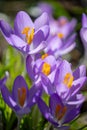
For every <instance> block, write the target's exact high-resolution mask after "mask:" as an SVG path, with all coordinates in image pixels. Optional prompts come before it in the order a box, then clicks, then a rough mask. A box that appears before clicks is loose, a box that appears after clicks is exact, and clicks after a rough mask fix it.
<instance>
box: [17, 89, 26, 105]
mask: <svg viewBox="0 0 87 130" xmlns="http://www.w3.org/2000/svg"><path fill="white" fill-rule="evenodd" d="M26 94H27V92H26V88H25V87H21V88H18V99H19V104H20V106H22V107H23V105H24V102H25V99H26Z"/></svg>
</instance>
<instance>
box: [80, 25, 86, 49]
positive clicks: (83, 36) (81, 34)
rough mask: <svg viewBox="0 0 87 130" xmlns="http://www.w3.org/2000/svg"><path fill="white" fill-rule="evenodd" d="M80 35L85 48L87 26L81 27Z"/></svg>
mask: <svg viewBox="0 0 87 130" xmlns="http://www.w3.org/2000/svg"><path fill="white" fill-rule="evenodd" d="M80 36H81V39H82V42H83V44H84V48H85V49H86V48H87V27H86V28H81V30H80Z"/></svg>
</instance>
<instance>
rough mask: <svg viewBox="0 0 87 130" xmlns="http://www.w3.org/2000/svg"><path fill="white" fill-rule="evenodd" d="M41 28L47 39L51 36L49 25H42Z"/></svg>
mask: <svg viewBox="0 0 87 130" xmlns="http://www.w3.org/2000/svg"><path fill="white" fill-rule="evenodd" d="M39 30H41V31H42V32H43V34H44V40H46V39H47V38H48V36H49V31H50V28H49V26H48V25H44V26H43V27H41V28H40V29H39Z"/></svg>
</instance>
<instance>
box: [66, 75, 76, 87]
mask: <svg viewBox="0 0 87 130" xmlns="http://www.w3.org/2000/svg"><path fill="white" fill-rule="evenodd" d="M73 80H74V77H73V76H72V75H71V74H70V73H67V74H66V75H65V77H64V80H63V83H64V84H65V85H66V86H67V87H68V88H70V87H71V86H72V83H73Z"/></svg>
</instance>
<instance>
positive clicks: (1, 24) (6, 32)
mask: <svg viewBox="0 0 87 130" xmlns="http://www.w3.org/2000/svg"><path fill="white" fill-rule="evenodd" d="M0 30H1V32H2V34H3V36H4V37H5V39H6V40H7V42H8V43H9V44H10V45H13V43H12V42H11V39H10V35H11V34H13V30H12V28H11V27H10V25H9V24H8V23H7V22H5V21H4V20H1V21H0Z"/></svg>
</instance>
